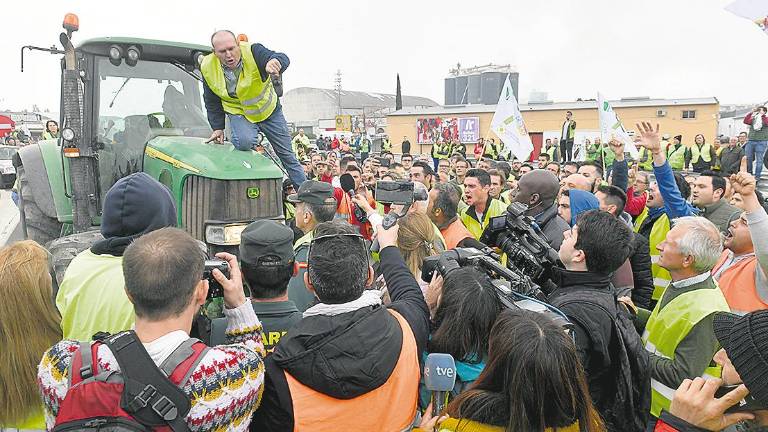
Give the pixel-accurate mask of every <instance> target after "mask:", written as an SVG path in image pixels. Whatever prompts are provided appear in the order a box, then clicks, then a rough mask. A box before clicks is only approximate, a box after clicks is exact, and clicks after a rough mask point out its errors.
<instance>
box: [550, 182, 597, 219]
mask: <svg viewBox="0 0 768 432" xmlns="http://www.w3.org/2000/svg"><path fill="white" fill-rule="evenodd" d="M599 208H600V201H598V200H597V197H595V195H594V194H592V193H589V192H585V191H583V190H580V189H570V190H566V191H563V193H562V194H561V195H560V198H558V200H557V214H558V215H560V217H561V218H563V220H566V221H568V225H569V226H571V227H572V226H574V225H576V218H577V217H578V216H579V215H580V214H582V213H584V212H585V211H587V210H594V209H599Z"/></svg>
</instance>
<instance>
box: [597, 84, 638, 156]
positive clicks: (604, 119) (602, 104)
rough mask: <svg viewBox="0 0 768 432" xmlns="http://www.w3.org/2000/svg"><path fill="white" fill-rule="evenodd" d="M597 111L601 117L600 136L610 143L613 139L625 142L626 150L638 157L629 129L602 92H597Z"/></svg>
mask: <svg viewBox="0 0 768 432" xmlns="http://www.w3.org/2000/svg"><path fill="white" fill-rule="evenodd" d="M597 112H598V114H599V119H600V136H601V138H602V140H603V142H604V143H608V142H610V141H611V140H612V139H616V140H619V141H621V142H623V143H624V151H625V152H627V153H629V155H630V156H631V157H632V158H633V159H637V157H638V156H639V153H638V151H637V148H636V147H635V143H634V142H633V141H632V138H630V136H629V134H628V133H627V130H626V129H624V125H622V124H621V120H619V116H617V115H616V112H615V111H614V110H613V107H611V104H609V103H608V101H606V100H605V98H603V95H601V94H600V92H598V93H597Z"/></svg>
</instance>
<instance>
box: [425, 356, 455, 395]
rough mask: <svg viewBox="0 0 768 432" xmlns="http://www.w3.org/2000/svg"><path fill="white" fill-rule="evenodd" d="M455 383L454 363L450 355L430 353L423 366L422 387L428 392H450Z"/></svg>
mask: <svg viewBox="0 0 768 432" xmlns="http://www.w3.org/2000/svg"><path fill="white" fill-rule="evenodd" d="M455 383H456V362H455V361H454V360H453V357H452V356H451V355H450V354H441V353H432V354H430V355H428V356H427V361H426V363H425V364H424V385H425V386H426V387H427V390H430V391H451V390H453V385H454V384H455Z"/></svg>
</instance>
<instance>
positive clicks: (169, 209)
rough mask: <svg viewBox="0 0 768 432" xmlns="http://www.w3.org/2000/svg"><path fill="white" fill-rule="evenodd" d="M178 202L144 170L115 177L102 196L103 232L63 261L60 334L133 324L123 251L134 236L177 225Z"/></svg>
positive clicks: (77, 335)
mask: <svg viewBox="0 0 768 432" xmlns="http://www.w3.org/2000/svg"><path fill="white" fill-rule="evenodd" d="M176 222H177V213H176V206H175V205H174V201H173V197H171V193H170V191H169V190H168V188H167V187H165V186H163V185H162V184H160V182H158V181H157V180H155V179H153V178H152V177H150V176H149V175H147V174H145V173H135V174H131V175H129V176H127V177H123V178H122V179H120V180H118V181H117V183H115V184H114V185H113V186H112V187H111V188H110V189H109V191H107V195H106V197H105V198H104V206H103V213H102V216H101V235H102V236H103V237H104V239H103V240H99V241H97V242H96V243H95V244H94V245H93V246H91V248H90V249H87V250H85V251H83V252H81V253H80V254H78V255H77V256H76V257H75V258H74V259H73V260H72V262H71V263H70V264H69V267H67V271H66V272H65V273H64V278H63V279H62V281H61V285H60V287H59V292H58V293H57V295H56V307H57V308H58V309H59V312H61V328H62V331H63V333H64V339H74V340H81V341H87V340H91V337H93V335H94V334H95V333H97V332H100V331H105V332H109V333H117V332H120V331H123V330H128V329H130V328H131V327H132V326H133V324H134V320H135V317H134V314H133V305H132V304H131V302H130V301H129V300H128V296H127V295H126V293H125V281H124V279H123V252H125V249H126V248H127V247H128V246H129V245H130V244H131V242H133V241H134V240H136V239H137V238H139V237H141V236H142V235H145V234H148V233H150V232H153V231H156V230H159V229H160V228H165V227H175V226H176Z"/></svg>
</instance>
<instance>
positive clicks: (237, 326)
mask: <svg viewBox="0 0 768 432" xmlns="http://www.w3.org/2000/svg"><path fill="white" fill-rule="evenodd" d="M224 314H225V315H226V316H227V319H228V326H227V331H226V336H227V341H228V342H229V343H231V344H232V345H220V346H217V347H214V348H212V349H210V350H209V351H208V352H207V353H206V354H205V355H204V357H203V359H202V360H201V361H200V363H199V364H198V365H197V367H196V368H195V370H194V372H193V373H192V375H191V377H190V379H189V380H188V382H187V383H186V384H185V386H184V387H183V390H184V392H185V393H186V394H187V396H189V399H190V401H191V409H190V411H189V413H188V414H187V424H188V425H189V428H190V430H191V431H192V432H198V431H214V430H215V431H223V430H227V431H245V430H247V429H248V425H249V424H250V422H251V415H252V414H253V411H254V410H255V409H256V408H257V407H258V406H259V404H260V403H261V395H262V392H263V389H264V363H263V358H264V356H265V355H266V353H265V351H264V344H263V343H262V340H261V323H260V322H259V320H258V318H257V317H256V314H255V313H254V311H253V308H252V307H251V303H250V302H246V303H244V304H243V305H242V306H240V307H238V308H236V309H225V310H224ZM172 335H173V334H169V335H166V336H169V337H168V338H166V336H163V338H166V339H167V340H169V341H172V342H170V343H171V344H173V346H166V347H163V346H161V347H159V348H160V349H162V350H165V351H167V352H170V351H172V350H173V349H175V348H176V347H177V346H178V345H180V344H181V342H183V341H184V340H186V339H187V337H183V336H186V335H183V336H182V337H181V338H178V337H177V338H173V337H170V336H172ZM163 338H161V339H163ZM154 343H155V342H152V343H150V344H154ZM150 344H145V346H146V345H150ZM78 347H79V344H78V342H75V341H70V340H64V341H61V342H59V343H57V344H56V345H54V346H53V347H52V348H50V349H49V350H48V351H46V352H45V354H44V355H43V359H42V361H41V362H40V365H39V367H38V374H37V378H38V386H39V387H40V392H41V394H42V398H43V403H44V408H45V422H46V426H47V428H48V430H50V429H52V428H53V426H54V424H55V423H56V416H57V415H58V414H59V406H60V404H61V402H62V401H63V400H64V397H65V396H66V394H67V390H68V387H69V372H70V364H71V362H72V358H73V356H74V353H75V352H76V351H77V350H78ZM153 348H158V347H156V346H153ZM97 357H98V362H99V364H98V366H99V369H100V370H107V371H113V370H119V367H118V365H117V361H116V360H115V357H114V355H113V354H112V352H111V351H110V350H109V348H108V347H107V346H106V345H101V346H99V349H98V354H97ZM153 360H155V363H157V364H160V363H161V362H162V359H157V358H155V356H153Z"/></svg>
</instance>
